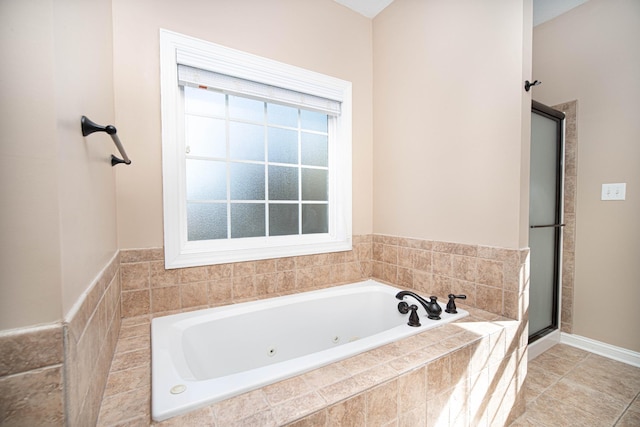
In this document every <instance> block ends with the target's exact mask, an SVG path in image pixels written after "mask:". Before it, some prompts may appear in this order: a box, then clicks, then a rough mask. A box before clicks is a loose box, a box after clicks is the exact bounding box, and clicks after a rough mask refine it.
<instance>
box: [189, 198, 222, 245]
mask: <svg viewBox="0 0 640 427" xmlns="http://www.w3.org/2000/svg"><path fill="white" fill-rule="evenodd" d="M187 236H188V237H187V239H188V240H189V241H192V240H211V239H226V238H227V205H226V204H218V203H215V204H210V203H187Z"/></svg>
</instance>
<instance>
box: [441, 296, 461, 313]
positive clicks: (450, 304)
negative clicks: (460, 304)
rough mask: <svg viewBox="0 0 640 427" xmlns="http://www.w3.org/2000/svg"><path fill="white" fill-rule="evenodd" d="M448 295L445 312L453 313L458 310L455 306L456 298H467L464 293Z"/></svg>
mask: <svg viewBox="0 0 640 427" xmlns="http://www.w3.org/2000/svg"><path fill="white" fill-rule="evenodd" d="M448 296H449V302H448V303H447V308H446V309H445V310H444V311H446V312H447V313H454V314H455V313H457V312H458V310H457V308H456V301H455V300H456V298H459V299H467V296H466V295H462V294H460V295H454V294H449V295H448Z"/></svg>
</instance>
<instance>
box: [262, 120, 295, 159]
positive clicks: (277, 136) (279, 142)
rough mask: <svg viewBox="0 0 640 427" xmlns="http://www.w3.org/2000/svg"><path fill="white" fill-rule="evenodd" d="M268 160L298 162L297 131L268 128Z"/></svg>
mask: <svg viewBox="0 0 640 427" xmlns="http://www.w3.org/2000/svg"><path fill="white" fill-rule="evenodd" d="M268 132H269V161H270V162H273V163H293V164H297V163H298V132H297V131H295V130H287V129H278V128H271V127H270V128H269V131H268Z"/></svg>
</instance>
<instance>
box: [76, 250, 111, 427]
mask: <svg viewBox="0 0 640 427" xmlns="http://www.w3.org/2000/svg"><path fill="white" fill-rule="evenodd" d="M119 268H120V258H119V256H117V255H116V256H115V257H114V258H113V260H112V261H111V262H110V263H109V265H107V267H106V268H105V269H104V270H103V272H102V274H100V275H99V277H98V279H97V280H96V282H95V283H94V285H93V286H92V287H91V288H90V290H89V292H88V293H87V295H86V297H85V299H84V301H83V303H82V304H81V305H80V307H79V308H78V310H77V311H76V312H75V313H74V314H73V315H72V317H71V318H70V319H69V320H68V323H67V324H66V328H65V330H66V339H65V344H66V345H65V375H66V381H65V383H66V387H67V393H66V395H67V405H66V406H67V418H68V422H69V425H72V426H76V425H77V426H81V425H82V426H84V425H86V426H91V425H95V423H96V421H97V419H98V413H99V411H100V404H101V401H102V393H103V390H104V386H105V384H106V381H107V377H108V375H109V367H110V366H111V359H112V358H113V354H114V351H115V347H116V343H117V341H118V333H119V332H120V318H121V314H120V293H121V291H120V275H119V274H118V272H119Z"/></svg>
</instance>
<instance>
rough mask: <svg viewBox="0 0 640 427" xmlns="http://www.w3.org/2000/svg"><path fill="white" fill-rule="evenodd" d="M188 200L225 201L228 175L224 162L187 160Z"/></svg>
mask: <svg viewBox="0 0 640 427" xmlns="http://www.w3.org/2000/svg"><path fill="white" fill-rule="evenodd" d="M186 168H187V200H225V199H226V198H227V173H226V170H227V168H226V164H225V163H224V162H216V161H210V160H194V159H187V163H186Z"/></svg>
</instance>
